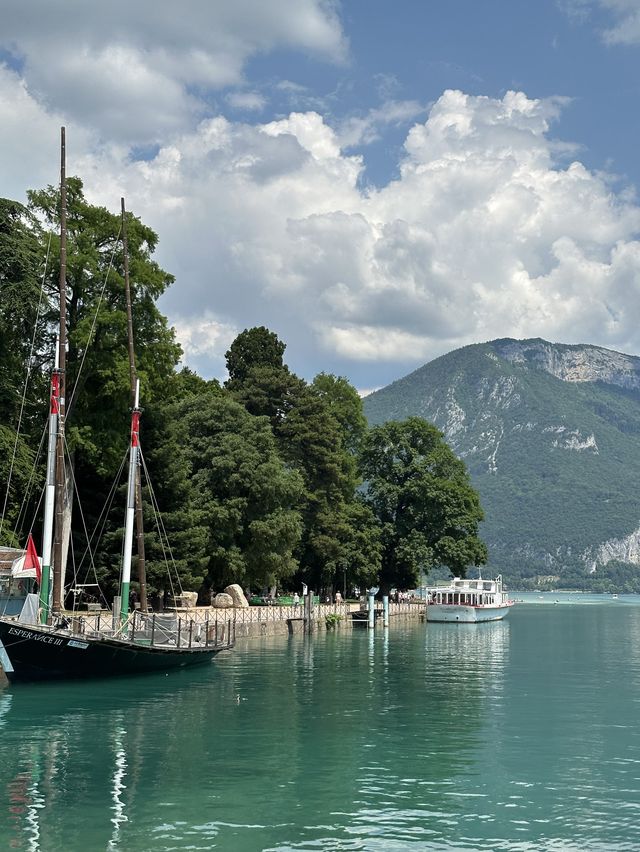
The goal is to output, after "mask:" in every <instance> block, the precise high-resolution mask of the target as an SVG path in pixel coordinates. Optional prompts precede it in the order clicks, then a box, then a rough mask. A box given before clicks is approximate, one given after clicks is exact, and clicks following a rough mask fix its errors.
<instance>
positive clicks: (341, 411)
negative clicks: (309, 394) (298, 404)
mask: <svg viewBox="0 0 640 852" xmlns="http://www.w3.org/2000/svg"><path fill="white" fill-rule="evenodd" d="M311 387H312V389H313V391H314V392H315V393H317V394H318V396H320V397H321V398H322V399H323V400H324V401H325V402H326V403H327V405H328V408H329V411H330V412H331V414H332V415H333V417H334V418H335V420H336V421H337V422H338V425H339V426H340V430H341V433H342V445H343V446H344V447H345V448H346V449H347V450H349V451H350V452H357V450H358V447H359V446H360V442H361V441H362V439H363V437H364V435H365V433H366V431H367V418H366V417H365V416H364V411H363V408H362V399H361V398H360V395H359V394H358V391H357V390H356V389H355V388H354V387H353V385H352V384H351V383H350V382H349V381H348V380H347V379H346V378H345V377H344V376H334V375H332V374H331V373H319V374H318V375H317V376H316V377H315V379H314V380H313V383H312V385H311Z"/></svg>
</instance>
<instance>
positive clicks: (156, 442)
mask: <svg viewBox="0 0 640 852" xmlns="http://www.w3.org/2000/svg"><path fill="white" fill-rule="evenodd" d="M28 195H29V208H28V209H27V208H25V207H24V206H22V205H19V204H17V203H16V202H11V201H8V200H0V414H2V416H3V425H2V427H1V429H0V432H1V434H0V444H1V445H2V449H3V457H5V458H6V457H7V456H8V453H9V448H11V452H12V454H13V452H14V451H13V448H12V443H13V444H15V459H16V464H15V470H14V477H15V478H14V486H15V488H14V490H15V493H13V491H12V493H11V494H10V495H9V499H8V504H9V505H8V511H7V514H6V518H7V528H6V529H5V530H4V531H3V533H2V538H3V540H4V541H12V542H13V541H16V540H22V539H23V537H24V532H25V530H26V529H27V528H28V525H27V522H26V520H25V518H24V514H23V511H22V508H21V505H20V501H19V499H18V497H19V495H18V493H17V492H18V491H24V490H25V489H26V482H27V480H28V478H29V477H30V475H31V471H30V467H31V466H32V464H33V460H34V458H35V455H36V450H37V445H38V442H39V440H40V436H41V434H42V432H41V427H40V425H39V418H38V417H37V416H36V415H37V414H38V413H40V414H41V415H42V422H44V420H45V419H46V411H47V402H48V373H49V369H48V367H47V366H46V362H47V360H48V358H50V356H51V353H52V351H53V340H54V330H55V325H56V315H57V305H56V300H57V294H58V278H59V266H60V243H59V238H58V237H57V236H56V235H55V234H54V233H52V234H49V232H48V231H47V230H46V226H47V225H48V226H51V228H52V229H53V230H54V231H55V230H56V229H57V226H58V209H59V191H58V190H57V189H56V188H53V187H48V188H46V189H44V190H40V191H33V192H30V193H29V194H28ZM67 207H68V215H67V232H68V246H67V251H68V263H67V281H66V285H67V287H66V299H67V316H68V363H67V390H66V396H67V424H66V426H67V430H66V431H67V438H68V446H69V450H70V453H71V456H72V460H73V466H74V479H75V482H76V485H77V488H78V491H79V493H80V494H81V495H83V520H84V521H86V523H87V526H88V527H89V528H90V529H91V527H92V526H96V527H97V526H101V528H102V529H103V532H104V535H103V536H102V539H101V543H100V544H98V545H97V546H96V548H95V552H94V554H93V564H95V566H96V569H97V573H98V575H99V577H100V578H101V579H102V580H104V581H105V582H106V584H107V586H110V588H111V591H112V592H115V587H116V580H117V571H118V567H119V564H120V548H121V543H122V529H121V527H122V516H123V511H122V509H121V508H119V507H118V508H116V507H115V504H112V503H111V501H112V500H113V496H114V492H113V490H112V484H113V480H114V477H115V475H116V474H117V472H118V470H119V468H120V465H121V462H122V460H123V458H124V456H125V455H126V452H127V447H128V443H129V434H128V432H129V430H128V423H129V406H130V373H129V362H128V350H127V317H126V305H125V297H124V282H123V256H122V245H121V242H120V239H119V238H120V236H121V233H120V232H121V226H122V222H121V218H120V216H119V215H115V214H112V213H110V212H109V211H108V210H107V209H106V208H103V207H97V206H94V205H91V204H89V203H88V202H87V201H86V199H85V198H84V192H83V186H82V182H81V181H80V180H79V179H78V178H69V179H68V181H67ZM126 227H127V237H128V248H129V269H130V278H131V285H132V312H133V325H134V331H135V341H136V345H135V349H136V367H137V373H138V375H139V377H140V379H141V385H142V397H141V398H142V404H143V407H144V416H143V418H142V427H141V436H142V446H143V455H144V459H145V464H146V470H147V471H148V473H149V475H150V477H151V480H152V482H153V491H152V490H151V488H150V486H148V485H147V486H145V488H144V494H145V496H146V497H147V498H151V497H152V496H153V501H151V500H150V502H154V503H155V504H156V507H157V509H158V510H159V512H160V523H159V524H158V526H157V527H156V524H155V521H154V517H153V513H151V512H150V511H149V510H147V511H146V512H145V525H146V526H147V530H146V533H147V534H146V541H147V582H148V587H149V591H150V593H153V592H156V593H161V592H162V591H167V590H168V589H167V584H166V582H165V580H164V579H163V577H164V566H163V564H162V563H163V561H164V556H165V553H166V549H167V545H166V543H165V542H164V540H163V538H164V533H162V534H161V530H162V529H164V531H166V532H168V533H169V535H170V540H171V545H170V547H171V554H172V557H173V561H174V564H175V567H176V569H177V572H178V575H179V576H180V578H181V580H182V583H183V585H185V586H187V587H190V588H195V589H199V590H200V591H202V592H206V591H208V590H209V589H218V588H221V587H224V586H225V585H226V584H228V583H230V582H238V583H241V584H242V585H244V586H245V587H250V588H256V589H261V588H264V587H268V586H279V587H280V588H283V587H287V586H288V587H289V588H294V587H295V586H297V585H299V584H300V583H301V582H305V583H307V584H308V585H309V586H311V587H312V588H315V589H316V590H330V589H336V588H342V587H343V585H347V586H348V588H349V589H352V588H354V587H358V588H360V589H363V588H365V587H367V586H370V585H372V584H374V583H380V584H381V585H383V586H386V587H389V586H391V585H397V586H399V587H401V588H407V587H410V586H413V585H415V584H416V583H417V582H418V577H419V572H420V571H426V570H428V569H429V568H430V567H431V566H434V565H438V566H442V565H444V566H447V567H449V568H450V569H451V570H452V571H455V572H457V573H464V571H465V569H466V567H467V566H468V565H472V564H480V563H482V562H483V561H484V560H485V559H486V550H485V548H484V545H483V544H482V542H481V541H480V539H479V538H478V525H479V522H480V520H481V519H482V511H481V509H480V504H479V501H478V496H477V494H476V493H475V492H474V490H473V488H471V485H470V483H469V478H468V475H467V472H466V468H465V466H464V464H463V463H462V462H461V461H460V460H459V459H457V458H456V457H455V456H454V455H453V453H452V452H451V450H450V449H449V448H448V447H447V445H446V444H445V443H444V441H443V440H442V436H441V435H440V433H439V432H438V431H437V430H436V429H435V427H433V426H431V425H430V424H428V423H426V422H424V421H422V420H420V419H418V418H412V419H410V420H408V421H406V422H405V423H388V424H386V425H385V426H381V427H376V428H375V429H373V430H370V431H368V429H367V423H366V420H365V418H364V414H363V409H362V401H361V399H360V397H359V395H358V392H357V391H356V389H355V388H354V387H353V386H352V385H351V384H350V383H349V381H348V380H347V379H346V378H345V377H343V376H334V375H331V374H328V373H324V372H323V373H320V374H319V375H317V376H316V377H315V378H314V379H313V381H312V382H307V381H305V380H303V379H301V378H299V377H298V376H296V375H295V373H293V372H292V371H291V370H290V369H289V367H288V366H287V365H286V364H285V362H284V353H285V350H286V344H285V343H284V342H282V341H281V340H280V339H279V338H278V336H277V334H275V333H274V332H272V331H270V330H269V329H267V328H266V327H264V326H261V327H258V328H251V329H245V330H244V331H243V332H242V333H241V334H240V335H238V337H237V338H236V340H235V341H234V342H233V343H232V344H231V346H230V347H229V350H228V352H227V368H228V373H229V378H228V380H227V382H226V383H225V385H224V387H221V386H220V384H219V383H218V382H217V381H216V380H210V381H207V380H205V379H203V378H201V377H200V376H198V375H197V374H196V373H194V372H193V371H191V370H189V369H188V368H182V369H181V370H180V371H177V367H178V364H179V359H180V355H181V350H180V347H179V345H178V343H177V341H176V339H175V333H174V331H173V329H172V328H170V326H169V324H168V322H167V319H166V318H165V317H164V316H163V315H162V314H161V312H160V311H159V309H158V307H157V300H158V298H159V297H160V296H161V295H162V293H163V292H164V291H165V290H166V288H167V287H168V286H170V285H171V284H172V283H173V276H172V275H171V274H170V273H168V272H166V271H164V270H163V269H161V268H160V266H159V265H158V264H157V263H156V261H155V260H154V259H153V253H154V251H155V249H156V246H157V239H158V238H157V235H156V234H155V233H154V232H153V231H152V230H151V229H150V228H148V227H147V226H146V225H144V224H143V223H142V222H140V220H139V219H137V218H136V217H135V216H134V215H132V214H131V213H129V214H127V216H126ZM47 254H48V256H49V260H48V263H47V264H46V266H44V265H43V262H44V258H45V256H47ZM39 303H40V308H38V304H39ZM34 329H35V336H34V339H36V340H37V341H38V344H37V346H36V348H35V350H34V352H32V353H31V355H30V352H29V347H30V335H31V336H33V335H34ZM30 357H31V362H29V358H30ZM27 367H30V368H31V369H32V371H33V374H34V376H33V379H34V380H33V382H32V389H31V395H30V397H29V399H28V403H27V406H26V422H27V426H26V428H25V429H24V434H23V435H22V437H21V438H20V439H19V441H18V442H17V443H16V442H15V431H14V429H13V427H12V426H10V425H8V424H10V423H13V422H15V420H16V416H17V413H18V410H19V386H20V381H21V379H20V380H19V379H18V377H19V376H22V375H23V374H24V371H25V368H27ZM0 472H2V473H4V470H3V469H2V464H0ZM119 487H120V489H121V490H122V489H123V486H122V485H120V486H119ZM75 549H76V550H77V551H78V552H80V551H81V550H82V549H83V545H80V543H79V542H76V544H75ZM134 576H135V566H134Z"/></svg>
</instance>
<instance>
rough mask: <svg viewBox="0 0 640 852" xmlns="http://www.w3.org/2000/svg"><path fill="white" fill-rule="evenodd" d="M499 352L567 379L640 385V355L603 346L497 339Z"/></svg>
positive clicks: (512, 359)
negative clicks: (624, 353) (625, 353)
mask: <svg viewBox="0 0 640 852" xmlns="http://www.w3.org/2000/svg"><path fill="white" fill-rule="evenodd" d="M494 345H495V350H496V353H497V354H498V355H499V356H500V357H502V358H504V359H505V361H510V362H511V363H513V364H523V365H529V366H534V367H537V368H538V369H540V370H544V371H545V372H547V373H549V374H550V375H551V376H555V377H556V378H557V379H560V380H561V381H563V382H606V383H607V384H611V385H617V386H618V387H621V388H631V389H639V388H640V358H637V357H635V356H633V355H623V354H622V353H621V352H614V351H612V350H610V349H603V348H601V347H600V346H586V345H583V346H561V345H558V344H553V343H547V341H546V340H540V339H536V340H504V341H495V344H494Z"/></svg>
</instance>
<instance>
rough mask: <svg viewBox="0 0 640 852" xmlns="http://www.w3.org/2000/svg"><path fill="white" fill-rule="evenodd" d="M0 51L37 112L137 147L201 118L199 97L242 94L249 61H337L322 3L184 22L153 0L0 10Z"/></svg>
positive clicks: (198, 10) (249, 2) (245, 3)
mask: <svg viewBox="0 0 640 852" xmlns="http://www.w3.org/2000/svg"><path fill="white" fill-rule="evenodd" d="M0 48H1V49H3V50H4V51H5V53H7V54H8V55H11V56H12V57H13V63H14V65H15V66H16V67H19V68H20V70H21V73H22V75H23V78H24V81H25V84H26V86H27V88H28V89H29V91H30V92H31V93H32V94H34V95H35V96H36V97H37V99H38V101H39V102H40V103H42V104H43V105H44V106H45V107H46V108H47V109H49V110H53V111H56V110H57V111H62V112H64V114H65V115H66V117H67V120H70V121H74V120H75V121H79V120H82V121H83V122H87V123H89V124H90V125H91V126H92V127H94V128H95V129H96V130H99V131H100V132H101V133H102V134H103V136H104V137H105V138H109V139H114V138H118V139H121V140H123V141H127V142H129V143H132V142H133V143H137V144H144V143H149V142H158V141H160V140H161V139H163V138H165V134H166V133H167V132H171V131H177V130H178V129H179V128H184V126H185V122H192V121H197V120H199V119H200V118H202V117H204V115H206V114H207V113H208V111H209V108H208V98H207V93H208V92H209V91H210V90H216V89H221V88H223V87H226V86H242V85H243V83H244V78H243V72H244V67H245V64H246V63H247V61H248V60H249V59H250V58H251V57H252V56H254V55H255V54H258V53H265V52H267V51H270V50H273V49H274V48H288V49H293V50H299V51H304V52H307V53H311V54H314V55H316V56H318V57H321V58H323V59H325V60H328V61H331V62H343V61H344V60H345V58H346V55H347V42H346V39H345V36H344V34H343V32H342V27H341V24H340V21H339V19H338V16H337V14H336V11H335V7H334V5H333V3H328V2H324V0H270V2H269V3H265V2H263V0H235V1H234V2H233V3H211V2H210V0H190V3H189V9H188V14H187V13H185V10H184V9H182V8H181V7H180V6H178V5H176V4H171V3H167V2H157V0H136V2H135V3H130V2H128V0H113V2H111V3H106V4H105V3H101V4H95V3H84V4H83V3H77V2H74V0H62V2H58V3H55V4H52V3H50V2H48V0H31V2H29V3H28V4H25V3H24V2H23V0H5V2H4V3H3V9H2V31H1V32H0ZM52 69H55V71H52Z"/></svg>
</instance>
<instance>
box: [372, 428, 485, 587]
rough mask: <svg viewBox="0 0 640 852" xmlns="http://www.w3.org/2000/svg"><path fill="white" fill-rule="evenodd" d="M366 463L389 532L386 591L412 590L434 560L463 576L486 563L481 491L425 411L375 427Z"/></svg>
mask: <svg viewBox="0 0 640 852" xmlns="http://www.w3.org/2000/svg"><path fill="white" fill-rule="evenodd" d="M360 463H361V469H362V474H363V477H364V479H365V480H366V486H367V490H366V501H367V503H368V504H369V505H370V506H371V508H372V510H373V512H374V514H375V516H376V517H377V519H378V521H379V523H380V525H381V530H382V542H383V556H382V570H381V574H380V585H381V587H382V588H383V589H389V588H391V587H392V586H398V587H399V588H402V589H406V588H411V587H413V586H415V585H417V583H418V581H419V575H420V572H421V571H425V572H426V571H428V570H429V568H431V567H432V566H439V565H442V566H446V567H447V568H449V569H450V570H451V571H452V572H453V573H455V574H459V575H461V576H464V574H465V572H466V569H467V568H468V567H469V566H471V565H481V564H483V563H485V562H486V559H487V550H486V547H485V545H484V543H483V542H482V541H481V540H480V538H479V537H478V526H479V523H480V521H481V520H482V518H483V514H482V509H481V507H480V500H479V497H478V494H477V492H476V491H475V490H474V489H473V487H472V486H471V484H470V480H469V474H468V472H467V470H466V467H465V465H464V463H463V462H462V461H460V459H458V458H457V457H456V456H455V455H454V453H453V451H452V450H451V449H450V448H449V447H448V446H447V444H446V443H445V442H444V440H443V438H442V433H441V432H439V431H438V430H437V429H436V428H435V426H433V425H431V424H430V423H427V422H426V421H425V420H422V419H421V418H419V417H410V418H409V419H407V420H405V421H402V422H389V423H385V424H384V425H382V426H376V427H374V428H373V429H372V430H371V431H370V432H369V434H368V435H367V436H366V438H365V439H364V441H363V447H362V452H361V457H360Z"/></svg>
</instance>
